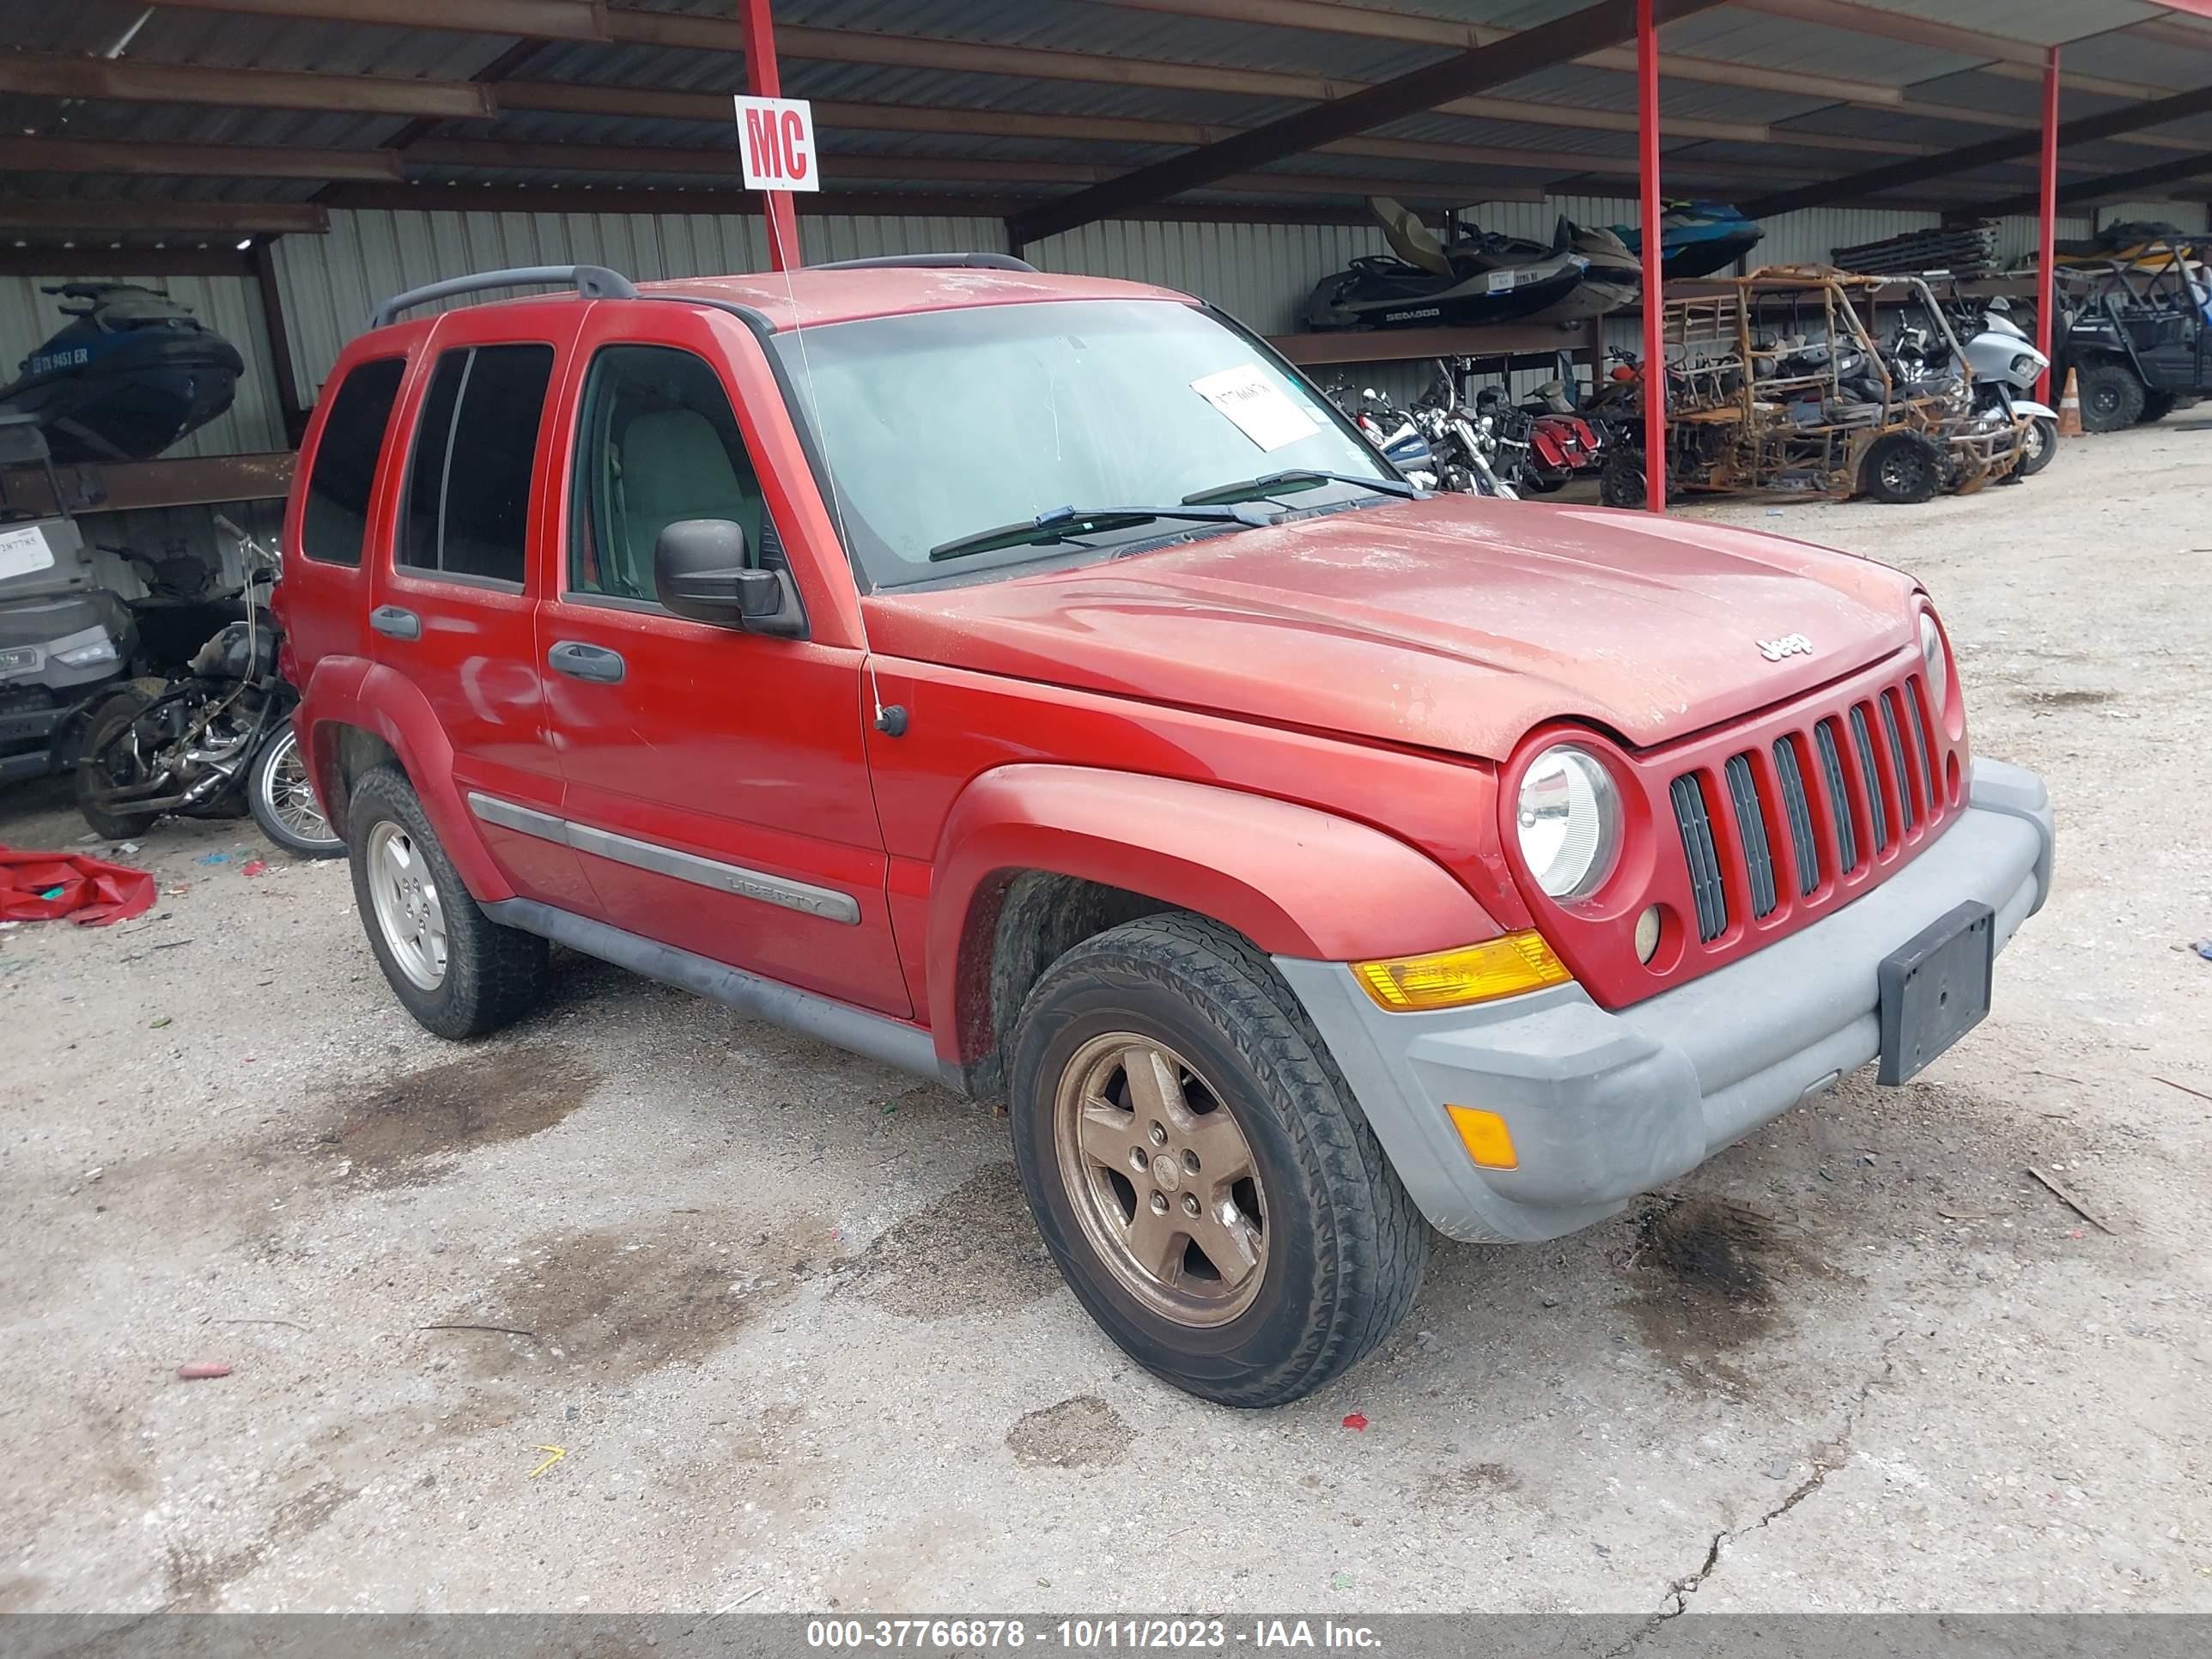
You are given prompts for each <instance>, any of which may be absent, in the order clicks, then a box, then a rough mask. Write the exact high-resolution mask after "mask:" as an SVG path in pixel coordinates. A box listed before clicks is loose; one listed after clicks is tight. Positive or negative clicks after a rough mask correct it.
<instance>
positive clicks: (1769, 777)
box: [1668, 678, 1944, 945]
mask: <svg viewBox="0 0 2212 1659" xmlns="http://www.w3.org/2000/svg"><path fill="white" fill-rule="evenodd" d="M1877 719H1878V720H1880V721H1881V737H1880V738H1876V736H1875V721H1876V720H1877ZM1847 731H1848V733H1849V735H1848V737H1847V736H1846V735H1845V733H1846V732H1847ZM1770 755H1771V759H1772V761H1773V763H1774V766H1773V770H1772V772H1771V774H1766V775H1762V773H1761V771H1760V762H1761V760H1762V759H1763V758H1765V757H1766V756H1770ZM1885 756H1886V757H1887V763H1888V764H1887V770H1885V769H1884V767H1883V766H1882V765H1881V760H1882V759H1883V757H1885ZM1942 766H1943V758H1942V754H1941V752H1940V751H1939V750H1937V748H1936V744H1935V741H1934V738H1933V736H1932V734H1931V733H1930V732H1929V729H1928V723H1927V717H1926V715H1925V714H1923V711H1922V708H1921V706H1920V701H1919V688H1918V686H1917V683H1916V681H1915V680H1914V679H1913V678H1906V679H1905V680H1903V681H1900V682H1899V683H1897V684H1893V685H1889V686H1886V687H1884V688H1882V689H1881V690H1879V691H1875V692H1873V693H1871V694H1870V695H1869V696H1867V697H1866V698H1865V699H1863V700H1862V701H1859V702H1853V703H1851V704H1850V706H1849V707H1848V708H1840V709H1838V710H1837V712H1835V713H1834V714H1823V715H1821V716H1820V718H1819V719H1817V720H1813V721H1812V722H1811V723H1810V724H1809V725H1808V726H1804V727H1802V728H1800V729H1797V730H1793V731H1785V732H1783V733H1781V734H1780V735H1779V736H1778V737H1776V738H1774V739H1773V743H1772V747H1771V750H1766V751H1765V753H1764V754H1762V751H1759V750H1745V751H1743V752H1741V753H1738V754H1735V755H1731V756H1729V757H1728V758H1727V759H1725V760H1724V761H1722V762H1721V763H1719V764H1718V766H1717V767H1715V766H1713V765H1711V763H1706V764H1702V765H1699V766H1698V767H1696V768H1695V769H1692V770H1689V771H1686V772H1684V773H1682V774H1681V775H1680V776H1678V777H1676V778H1674V780H1672V781H1671V782H1670V783H1669V784H1668V795H1669V799H1670V801H1671V804H1672V805H1673V807H1674V827H1675V829H1676V831H1677V832H1678V834H1679V835H1680V838H1681V842H1682V859H1683V863H1684V866H1686V872H1687V873H1688V876H1689V878H1690V893H1691V897H1692V902H1694V904H1695V907H1696V909H1697V916H1698V938H1699V940H1700V942H1702V943H1704V944H1707V945H1710V944H1711V943H1712V942H1713V941H1714V940H1716V939H1719V938H1720V937H1721V936H1722V935H1723V934H1724V933H1727V932H1728V930H1729V921H1730V918H1731V912H1732V911H1733V910H1735V909H1737V908H1741V907H1742V906H1744V905H1746V904H1748V906H1749V910H1750V919H1752V920H1754V921H1766V920H1767V919H1768V918H1770V917H1772V916H1775V915H1778V913H1780V912H1782V911H1784V909H1785V908H1789V907H1790V906H1794V905H1796V904H1798V903H1800V902H1804V901H1808V900H1811V899H1814V896H1815V895H1817V894H1819V893H1820V888H1821V885H1822V884H1823V882H1824V881H1828V880H1830V879H1833V880H1838V881H1840V880H1843V879H1844V878H1850V877H1857V876H1862V875H1863V873H1864V872H1865V871H1866V866H1867V865H1868V863H1869V858H1870V857H1872V858H1880V857H1882V856H1884V855H1885V854H1888V853H1889V852H1890V851H1891V848H1892V846H1893V843H1894V842H1898V841H1899V840H1900V839H1907V838H1912V837H1915V836H1917V834H1918V832H1919V831H1920V830H1921V829H1922V828H1923V825H1929V824H1932V823H1934V822H1935V821H1936V819H1938V818H1940V817H1942V813H1943V794H1944V792H1943V786H1942V781H1941V777H1942ZM1816 783H1817V784H1818V785H1819V786H1820V787H1817V788H1816V787H1814V786H1815V784H1816ZM1770 795H1771V798H1770ZM1716 800H1719V801H1721V802H1722V803H1723V808H1724V811H1725V817H1716V815H1715V813H1714V811H1713V808H1712V803H1713V802H1714V801H1716ZM1770 826H1771V827H1770ZM1869 829H1870V830H1871V834H1872V836H1873V847H1872V849H1871V854H1869V848H1867V846H1866V844H1865V837H1866V835H1867V833H1868V831H1869ZM1784 860H1788V864H1787V867H1786V868H1785V867H1784ZM1821 902H1826V900H1825V898H1824V899H1823V900H1822V901H1821Z"/></svg>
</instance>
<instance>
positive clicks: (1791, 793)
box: [1774, 738, 1820, 898]
mask: <svg viewBox="0 0 2212 1659" xmlns="http://www.w3.org/2000/svg"><path fill="white" fill-rule="evenodd" d="M1774 775H1775V776H1776V777H1777V778H1778V779H1779V780H1780V781H1781V784H1782V816H1783V817H1785V818H1787V819H1788V820H1789V821H1790V861H1791V862H1792V863H1794V864H1795V865H1796V866H1797V895H1798V896H1799V897H1800V898H1802V897H1803V896H1806V895H1807V894H1808V893H1810V892H1811V891H1812V890H1814V888H1815V887H1818V886H1819V885H1820V844H1819V843H1818V842H1815V841H1814V839H1813V804H1812V802H1811V800H1810V799H1808V797H1807V796H1806V793H1805V775H1804V773H1803V772H1802V771H1800V770H1799V769H1798V766H1797V744H1796V739H1794V738H1782V739H1781V740H1780V741H1778V743H1776V744H1775V745H1774Z"/></svg>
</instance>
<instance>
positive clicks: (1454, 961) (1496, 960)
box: [1352, 933, 1574, 1014]
mask: <svg viewBox="0 0 2212 1659" xmlns="http://www.w3.org/2000/svg"><path fill="white" fill-rule="evenodd" d="M1352 973H1353V975H1355V976H1356V977H1357V978H1358V981H1359V982H1360V984H1361V985H1363V986H1364V987H1366V990H1367V994H1368V995H1369V996H1370V997H1373V998H1374V999H1375V1000H1376V1002H1377V1003H1378V1004H1379V1005H1381V1006H1383V1007H1385V1008H1388V1009H1389V1010H1390V1011H1391V1012H1393V1013H1401V1014H1413V1013H1422V1012H1426V1011H1428V1010H1430V1009H1434V1008H1463V1007H1465V1006H1467V1005H1468V1004H1469V1003H1473V1002H1488V1001H1491V1000H1493V999H1495V998H1498V997H1510V996H1516V995H1518V994H1520V993H1522V992H1523V991H1538V990H1541V989H1542V988H1543V987H1545V986H1547V985H1565V984H1566V983H1567V982H1568V981H1570V980H1571V979H1572V978H1573V977H1574V975H1571V974H1570V973H1569V972H1568V971H1567V965H1566V963H1563V962H1561V961H1560V960H1559V957H1555V956H1553V954H1552V947H1551V946H1550V945H1547V944H1546V943H1545V942H1544V936H1543V935H1542V934H1541V933H1508V934H1506V935H1505V936H1504V938H1503V939H1486V940H1485V941H1484V942H1483V943H1481V944H1480V945H1462V946H1461V947H1460V948H1459V949H1457V950H1455V951H1436V952H1434V953H1433V954H1431V955H1429V956H1425V957H1393V958H1391V959H1390V960H1389V961H1387V962H1355V963H1352Z"/></svg>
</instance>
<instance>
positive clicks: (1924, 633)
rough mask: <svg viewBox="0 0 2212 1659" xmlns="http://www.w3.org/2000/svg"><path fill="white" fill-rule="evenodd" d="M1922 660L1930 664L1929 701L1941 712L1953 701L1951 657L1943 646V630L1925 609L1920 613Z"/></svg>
mask: <svg viewBox="0 0 2212 1659" xmlns="http://www.w3.org/2000/svg"><path fill="white" fill-rule="evenodd" d="M1920 660H1921V661H1922V662H1923V663H1925V664H1926V665H1928V701H1929V703H1931V704H1932V705H1933V706H1934V707H1935V709H1936V713H1937V714H1942V712H1943V710H1944V709H1945V708H1948V706H1949V705H1950V702H1951V658H1950V653H1948V652H1947V651H1946V650H1945V649H1944V648H1943V630H1942V629H1940V628H1938V627H1936V618H1935V617H1933V616H1931V615H1930V614H1929V612H1927V611H1922V612H1921V613H1920Z"/></svg>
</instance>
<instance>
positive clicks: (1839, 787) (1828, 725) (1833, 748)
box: [1813, 720, 1859, 876]
mask: <svg viewBox="0 0 2212 1659" xmlns="http://www.w3.org/2000/svg"><path fill="white" fill-rule="evenodd" d="M1813 740H1814V743H1815V744H1817V745H1818V746H1819V748H1820V775H1821V776H1822V777H1823V778H1825V779H1826V780H1827V784H1828V799H1830V800H1832V801H1833V802H1834V803H1835V804H1836V858H1837V862H1838V864H1839V865H1840V866H1841V867H1842V870H1843V873H1844V874H1845V875H1847V876H1848V875H1849V874H1850V872H1852V871H1854V870H1856V869H1857V868H1858V867H1859V835H1858V829H1857V825H1855V824H1854V823H1852V821H1851V798H1850V794H1849V793H1846V792H1845V790H1844V754H1843V750H1842V748H1841V747H1840V746H1839V744H1838V740H1837V738H1836V723H1835V721H1833V720H1822V721H1821V722H1820V724H1819V725H1818V726H1814V728H1813Z"/></svg>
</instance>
